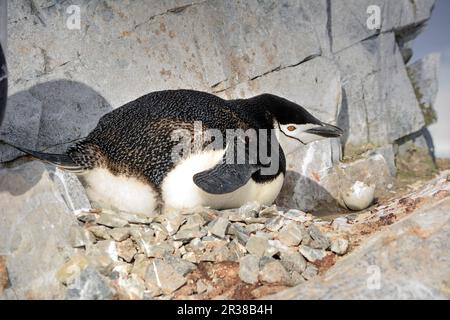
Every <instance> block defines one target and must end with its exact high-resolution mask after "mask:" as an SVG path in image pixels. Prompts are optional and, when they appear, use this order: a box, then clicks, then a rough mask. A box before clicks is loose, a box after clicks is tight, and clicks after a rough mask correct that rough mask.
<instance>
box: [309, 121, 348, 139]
mask: <svg viewBox="0 0 450 320" xmlns="http://www.w3.org/2000/svg"><path fill="white" fill-rule="evenodd" d="M305 132H307V133H310V134H314V135H317V136H320V137H324V138H337V137H340V136H342V134H344V130H342V129H341V128H339V127H336V126H333V125H332V124H328V123H322V124H321V125H319V126H317V127H313V128H310V129H308V130H306V131H305Z"/></svg>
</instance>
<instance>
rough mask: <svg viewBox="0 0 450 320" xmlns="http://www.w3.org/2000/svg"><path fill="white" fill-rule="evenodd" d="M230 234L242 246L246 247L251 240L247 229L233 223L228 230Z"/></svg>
mask: <svg viewBox="0 0 450 320" xmlns="http://www.w3.org/2000/svg"><path fill="white" fill-rule="evenodd" d="M228 234H230V235H233V236H235V238H236V239H237V240H238V241H239V243H240V244H242V245H245V244H246V243H247V241H248V239H249V238H250V236H249V234H248V232H247V229H246V228H245V227H242V226H240V225H238V224H237V223H232V224H231V225H230V227H229V228H228Z"/></svg>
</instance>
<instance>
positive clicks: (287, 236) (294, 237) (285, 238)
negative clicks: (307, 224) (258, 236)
mask: <svg viewBox="0 0 450 320" xmlns="http://www.w3.org/2000/svg"><path fill="white" fill-rule="evenodd" d="M305 232H306V230H305V228H304V227H302V226H300V225H298V224H297V223H295V222H290V223H288V224H286V225H285V226H284V227H283V228H282V229H281V230H280V232H279V234H278V239H279V240H280V241H281V242H283V243H284V244H285V245H287V246H298V245H299V244H300V242H301V241H302V239H303V236H304V233H305Z"/></svg>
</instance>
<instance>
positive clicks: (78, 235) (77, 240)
mask: <svg viewBox="0 0 450 320" xmlns="http://www.w3.org/2000/svg"><path fill="white" fill-rule="evenodd" d="M69 232H70V233H69V239H70V243H71V245H72V247H74V248H81V247H86V246H87V245H89V244H91V243H93V242H95V238H94V236H93V235H92V234H91V233H90V232H89V231H88V230H86V229H84V228H81V227H78V226H72V227H71V228H70V231H69Z"/></svg>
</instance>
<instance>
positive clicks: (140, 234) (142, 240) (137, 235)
mask: <svg viewBox="0 0 450 320" xmlns="http://www.w3.org/2000/svg"><path fill="white" fill-rule="evenodd" d="M130 235H131V238H132V239H133V240H134V242H136V244H137V245H138V247H139V252H143V253H145V254H149V251H150V246H151V245H152V244H153V243H154V237H153V235H154V233H153V230H151V229H149V228H130Z"/></svg>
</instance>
